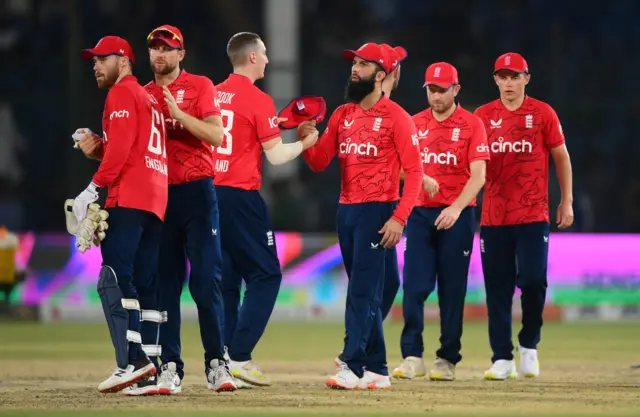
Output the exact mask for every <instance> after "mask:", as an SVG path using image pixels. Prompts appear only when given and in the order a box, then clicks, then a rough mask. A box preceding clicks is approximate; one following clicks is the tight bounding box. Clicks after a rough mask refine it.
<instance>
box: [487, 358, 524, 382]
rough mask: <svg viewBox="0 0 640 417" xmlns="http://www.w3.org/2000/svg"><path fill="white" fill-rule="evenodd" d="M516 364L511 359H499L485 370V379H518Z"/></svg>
mask: <svg viewBox="0 0 640 417" xmlns="http://www.w3.org/2000/svg"><path fill="white" fill-rule="evenodd" d="M517 377H518V372H516V364H515V363H514V362H513V361H512V360H511V361H509V360H506V359H499V360H497V361H495V362H494V363H493V365H491V368H489V370H487V371H485V373H484V379H486V380H487V381H504V380H506V379H516V378H517Z"/></svg>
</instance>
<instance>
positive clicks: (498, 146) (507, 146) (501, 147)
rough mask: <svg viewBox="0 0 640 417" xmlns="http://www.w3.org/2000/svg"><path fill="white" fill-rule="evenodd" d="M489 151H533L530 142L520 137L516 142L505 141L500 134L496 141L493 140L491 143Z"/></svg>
mask: <svg viewBox="0 0 640 417" xmlns="http://www.w3.org/2000/svg"><path fill="white" fill-rule="evenodd" d="M491 152H493V153H507V152H515V153H525V152H529V153H531V152H533V145H532V144H531V142H527V141H526V140H524V139H522V140H519V141H517V142H513V143H512V142H505V141H504V138H503V137H502V136H500V137H499V138H498V141H497V142H493V143H492V144H491Z"/></svg>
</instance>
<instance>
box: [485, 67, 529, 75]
mask: <svg viewBox="0 0 640 417" xmlns="http://www.w3.org/2000/svg"><path fill="white" fill-rule="evenodd" d="M499 71H510V72H513V73H514V74H528V71H525V70H522V71H518V70H516V69H513V68H497V69H495V70H493V74H494V75H495V74H496V72H499Z"/></svg>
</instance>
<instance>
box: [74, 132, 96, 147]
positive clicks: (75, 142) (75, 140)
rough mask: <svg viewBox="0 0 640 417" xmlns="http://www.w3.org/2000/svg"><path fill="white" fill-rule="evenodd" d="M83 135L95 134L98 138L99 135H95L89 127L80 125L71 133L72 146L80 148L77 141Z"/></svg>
mask: <svg viewBox="0 0 640 417" xmlns="http://www.w3.org/2000/svg"><path fill="white" fill-rule="evenodd" d="M85 136H95V137H96V138H98V139H100V136H98V135H96V134H95V133H93V132H92V131H91V129H89V128H86V127H81V128H80V129H76V131H75V132H74V133H73V135H71V137H72V138H73V147H74V148H76V149H80V146H79V145H78V142H80V141H81V140H82V139H83V138H84V137H85Z"/></svg>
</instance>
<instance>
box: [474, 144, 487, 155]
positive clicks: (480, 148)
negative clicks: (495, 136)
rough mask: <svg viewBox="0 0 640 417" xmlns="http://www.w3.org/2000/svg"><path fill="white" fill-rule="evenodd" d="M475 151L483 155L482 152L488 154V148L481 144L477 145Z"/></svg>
mask: <svg viewBox="0 0 640 417" xmlns="http://www.w3.org/2000/svg"><path fill="white" fill-rule="evenodd" d="M476 151H478V152H482V153H484V152H487V153H488V152H489V146H487V145H486V144H484V143H483V144H481V145H478V147H477V148H476Z"/></svg>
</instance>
